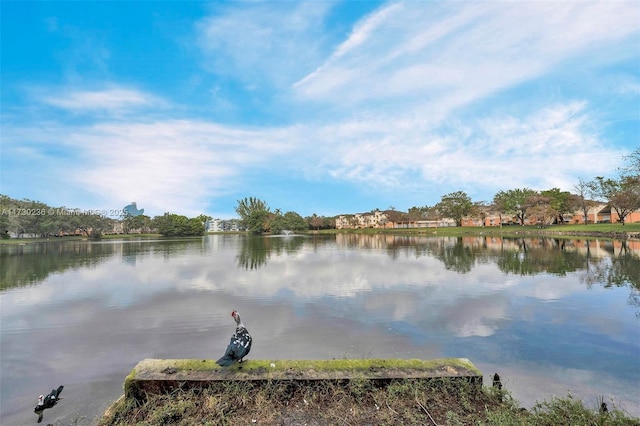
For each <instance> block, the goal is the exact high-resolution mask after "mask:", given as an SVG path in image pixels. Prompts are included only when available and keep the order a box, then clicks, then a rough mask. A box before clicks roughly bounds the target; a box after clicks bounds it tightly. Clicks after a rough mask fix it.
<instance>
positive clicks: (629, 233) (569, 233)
mask: <svg viewBox="0 0 640 426" xmlns="http://www.w3.org/2000/svg"><path fill="white" fill-rule="evenodd" d="M340 233H346V234H366V235H374V234H385V235H402V236H438V237H465V236H503V237H516V238H517V237H550V238H576V237H581V238H612V239H634V240H635V239H640V223H627V224H625V225H622V224H620V223H602V224H589V225H582V224H581V225H550V226H545V227H542V228H541V227H537V226H533V225H526V226H518V225H510V226H503V227H498V226H496V227H473V226H450V227H439V228H387V229H384V228H363V229H321V230H318V231H316V230H308V231H304V232H299V233H296V235H329V234H340ZM231 234H251V232H248V231H232V232H210V233H207V234H205V236H206V235H231ZM267 235H268V234H267ZM198 238H202V237H201V236H195V237H165V236H163V235H161V234H109V235H102V238H101V240H119V239H123V240H131V239H133V240H136V239H139V240H149V239H198ZM57 241H100V240H94V239H92V238H90V237H87V236H64V237H49V238H10V239H2V240H0V244H28V243H41V242H57Z"/></svg>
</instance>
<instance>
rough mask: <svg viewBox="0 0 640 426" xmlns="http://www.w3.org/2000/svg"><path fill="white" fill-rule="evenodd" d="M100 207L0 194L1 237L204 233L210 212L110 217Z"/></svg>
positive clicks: (196, 234)
mask: <svg viewBox="0 0 640 426" xmlns="http://www.w3.org/2000/svg"><path fill="white" fill-rule="evenodd" d="M104 213H105V212H102V211H98V210H96V211H92V210H81V209H77V208H68V207H64V206H63V207H52V206H49V205H47V204H45V203H42V202H40V201H33V200H29V199H23V200H16V199H12V198H10V197H8V196H6V195H0V232H1V238H2V239H7V238H11V236H12V235H13V236H16V237H18V238H22V237H24V236H29V237H39V238H49V237H56V236H66V235H82V236H86V237H89V238H93V239H100V238H101V237H102V235H104V234H111V233H120V232H122V233H125V234H128V233H130V232H132V231H136V232H143V233H150V232H157V233H159V234H162V235H164V236H167V237H175V236H199V235H204V232H205V222H206V221H207V220H211V217H210V216H207V215H199V216H197V217H193V218H188V217H187V216H183V215H179V214H173V213H165V214H163V215H161V216H155V217H153V218H151V217H149V216H146V215H137V216H133V215H131V214H128V213H126V212H124V211H118V213H119V216H117V217H109V216H107V215H105V214H104Z"/></svg>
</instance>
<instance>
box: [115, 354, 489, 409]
mask: <svg viewBox="0 0 640 426" xmlns="http://www.w3.org/2000/svg"><path fill="white" fill-rule="evenodd" d="M435 379H452V380H464V381H467V382H470V383H472V384H476V385H477V386H480V387H481V386H482V373H481V372H480V371H479V370H478V369H477V368H476V367H475V366H474V365H473V363H472V362H471V361H469V360H468V359H466V358H446V359H434V360H416V359H411V360H401V359H335V360H249V361H245V362H243V363H241V364H235V365H233V366H231V367H228V368H222V367H219V366H218V365H217V364H216V363H215V361H213V360H199V359H145V360H143V361H140V362H139V363H138V365H136V367H135V368H134V369H133V370H132V371H131V374H129V376H127V378H126V380H125V384H124V388H125V398H131V399H134V400H136V401H137V402H139V403H141V402H144V401H145V400H146V399H147V396H148V395H153V394H159V393H166V392H171V391H174V390H176V389H197V388H205V387H216V386H219V385H224V384H225V383H229V382H236V381H242V382H244V383H247V382H249V383H250V384H251V385H253V386H260V385H261V384H262V383H267V382H269V383H273V382H282V383H283V384H287V385H298V386H304V385H305V384H309V383H313V382H317V381H321V380H328V381H333V382H338V383H346V382H349V381H351V380H370V381H373V382H374V383H375V384H376V385H377V386H384V385H386V384H389V383H392V382H394V381H402V380H435Z"/></svg>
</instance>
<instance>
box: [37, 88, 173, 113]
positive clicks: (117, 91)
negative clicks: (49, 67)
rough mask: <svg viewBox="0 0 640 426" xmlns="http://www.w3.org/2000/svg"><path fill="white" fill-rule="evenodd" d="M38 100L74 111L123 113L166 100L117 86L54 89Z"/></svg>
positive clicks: (156, 106) (157, 106) (161, 105)
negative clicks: (90, 88)
mask: <svg viewBox="0 0 640 426" xmlns="http://www.w3.org/2000/svg"><path fill="white" fill-rule="evenodd" d="M40 101H41V102H42V103H45V104H48V105H51V106H54V107H57V108H61V109H64V110H68V111H71V112H76V113H93V112H96V111H107V112H112V113H123V112H127V111H130V110H131V109H135V108H142V107H147V108H149V107H154V108H159V107H163V106H165V105H166V102H165V101H163V100H162V99H161V98H159V97H157V96H154V95H151V94H149V93H145V92H142V91H140V90H137V89H131V88H124V87H117V86H113V87H109V88H106V89H100V90H76V89H73V88H72V89H71V90H69V88H62V89H57V90H56V89H54V90H53V93H50V94H47V95H44V96H41V97H40Z"/></svg>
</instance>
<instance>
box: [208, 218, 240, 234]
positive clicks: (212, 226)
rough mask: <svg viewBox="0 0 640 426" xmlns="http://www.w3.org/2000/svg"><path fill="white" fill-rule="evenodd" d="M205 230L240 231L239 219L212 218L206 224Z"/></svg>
mask: <svg viewBox="0 0 640 426" xmlns="http://www.w3.org/2000/svg"><path fill="white" fill-rule="evenodd" d="M204 229H205V232H236V231H240V230H241V229H240V220H239V219H212V220H209V221H207V222H205V224H204Z"/></svg>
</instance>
